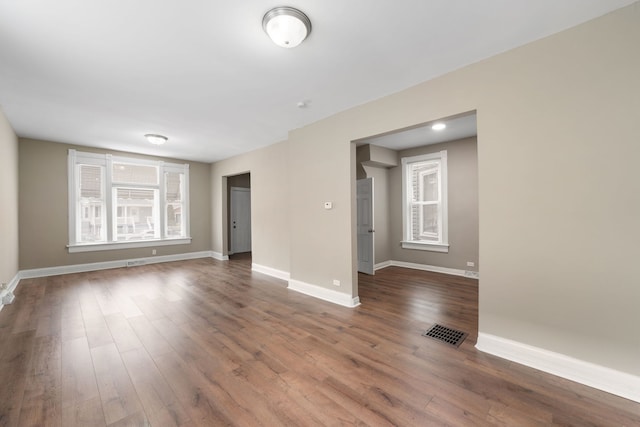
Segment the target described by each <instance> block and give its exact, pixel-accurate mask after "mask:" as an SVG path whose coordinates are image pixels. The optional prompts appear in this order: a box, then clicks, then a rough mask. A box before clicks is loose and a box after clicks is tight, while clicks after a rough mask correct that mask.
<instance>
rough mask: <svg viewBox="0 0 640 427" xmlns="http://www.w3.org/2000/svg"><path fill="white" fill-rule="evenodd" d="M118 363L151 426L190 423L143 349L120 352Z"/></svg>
mask: <svg viewBox="0 0 640 427" xmlns="http://www.w3.org/2000/svg"><path fill="white" fill-rule="evenodd" d="M122 360H123V362H124V364H125V367H126V368H127V371H128V372H129V376H130V378H131V382H132V383H133V386H134V387H135V389H136V393H137V394H138V397H139V398H140V402H141V403H142V406H143V408H144V412H145V414H146V416H147V417H148V420H149V422H150V424H151V425H156V426H167V427H169V426H183V425H187V424H188V423H189V422H191V420H190V418H189V415H188V414H187V412H186V411H185V410H184V408H183V407H182V405H181V404H180V402H179V401H178V399H177V397H176V396H175V394H174V393H173V390H172V389H171V387H170V386H169V384H168V383H167V381H166V380H165V379H164V377H163V376H162V374H161V373H160V371H159V370H158V368H156V365H155V363H154V361H153V359H152V358H151V356H149V354H148V353H147V351H146V350H145V349H144V348H136V349H133V350H130V351H127V352H124V353H122Z"/></svg>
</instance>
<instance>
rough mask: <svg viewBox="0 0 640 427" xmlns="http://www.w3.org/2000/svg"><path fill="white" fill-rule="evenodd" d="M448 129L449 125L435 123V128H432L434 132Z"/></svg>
mask: <svg viewBox="0 0 640 427" xmlns="http://www.w3.org/2000/svg"><path fill="white" fill-rule="evenodd" d="M446 127H447V125H445V124H444V123H434V125H433V126H431V129H433V130H443V129H445V128H446Z"/></svg>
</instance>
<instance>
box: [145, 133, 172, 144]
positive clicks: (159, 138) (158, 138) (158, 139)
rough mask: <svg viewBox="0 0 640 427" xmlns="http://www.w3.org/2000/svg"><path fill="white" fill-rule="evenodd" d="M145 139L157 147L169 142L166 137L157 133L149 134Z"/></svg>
mask: <svg viewBox="0 0 640 427" xmlns="http://www.w3.org/2000/svg"><path fill="white" fill-rule="evenodd" d="M144 137H145V138H147V141H149V142H150V143H152V144H155V145H162V144H164V143H165V142H167V141H168V140H169V138H167V137H166V136H164V135H157V134H155V133H148V134H146V135H145V136H144Z"/></svg>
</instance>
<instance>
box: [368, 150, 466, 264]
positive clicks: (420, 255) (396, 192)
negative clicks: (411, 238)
mask: <svg viewBox="0 0 640 427" xmlns="http://www.w3.org/2000/svg"><path fill="white" fill-rule="evenodd" d="M442 150H447V170H448V190H449V191H448V197H449V199H448V202H449V253H438V252H431V251H421V250H414V249H403V248H402V247H401V246H400V242H401V241H402V222H403V221H402V166H397V167H395V168H392V169H390V170H389V217H390V227H391V230H390V234H391V236H390V239H391V240H390V241H391V254H390V256H391V258H390V259H392V260H393V261H404V262H411V263H417V264H426V265H433V266H438V267H448V268H454V269H458V270H473V271H478V152H477V144H476V138H467V139H462V140H458V141H452V142H446V143H442V144H433V145H428V146H424V147H419V148H414V149H410V150H403V151H400V152H399V153H398V157H399V158H404V157H411V156H418V155H421V154H429V153H435V152H438V151H442ZM376 227H377V226H376ZM376 231H377V230H376ZM376 237H377V236H376ZM467 261H472V262H474V263H475V265H476V266H475V267H467Z"/></svg>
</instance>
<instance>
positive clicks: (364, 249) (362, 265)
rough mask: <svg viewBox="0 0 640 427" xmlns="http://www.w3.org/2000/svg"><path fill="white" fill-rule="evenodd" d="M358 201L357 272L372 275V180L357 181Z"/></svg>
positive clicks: (373, 260)
mask: <svg viewBox="0 0 640 427" xmlns="http://www.w3.org/2000/svg"><path fill="white" fill-rule="evenodd" d="M356 199H357V201H358V214H357V215H358V271H359V272H361V273H366V274H373V267H374V263H375V259H374V256H373V255H374V252H373V244H374V240H373V238H374V232H375V230H374V228H373V178H365V179H359V180H358V181H357V192H356Z"/></svg>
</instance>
